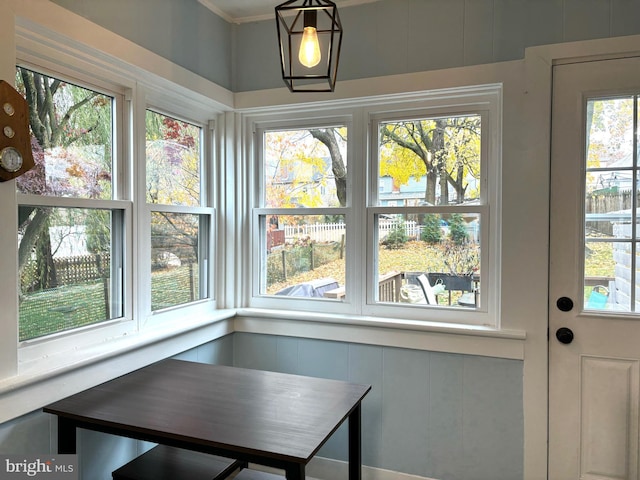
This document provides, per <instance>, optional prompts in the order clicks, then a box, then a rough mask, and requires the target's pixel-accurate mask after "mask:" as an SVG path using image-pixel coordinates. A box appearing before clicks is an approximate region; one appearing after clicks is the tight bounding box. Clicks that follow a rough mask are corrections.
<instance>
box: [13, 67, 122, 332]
mask: <svg viewBox="0 0 640 480" xmlns="http://www.w3.org/2000/svg"><path fill="white" fill-rule="evenodd" d="M16 88H17V89H18V91H20V92H21V93H22V94H23V95H24V96H25V97H26V98H27V102H28V104H29V108H30V111H31V114H30V126H31V135H32V141H31V144H32V148H33V152H34V160H35V167H34V168H33V169H32V170H31V171H29V172H27V173H26V174H24V175H23V176H21V177H19V178H18V180H17V188H18V192H19V195H18V202H19V208H18V233H19V238H18V243H19V246H18V257H19V273H20V304H19V317H20V318H19V340H20V341H28V340H33V339H36V338H40V337H45V336H49V335H53V334H57V333H60V332H64V331H67V330H73V329H79V328H81V327H86V326H89V325H94V324H99V323H104V322H106V321H109V320H112V319H117V318H120V317H122V316H123V262H124V253H123V252H124V250H123V244H124V222H125V216H126V215H127V212H128V210H130V209H129V207H128V205H123V204H122V203H121V202H118V201H116V198H117V195H118V191H119V189H118V185H117V183H116V182H115V181H114V177H115V172H116V170H117V154H116V153H117V150H118V149H117V147H116V143H115V138H116V137H117V136H118V129H119V128H121V126H119V123H120V122H118V121H117V118H116V117H117V115H116V112H117V111H118V110H119V108H118V107H117V105H118V103H119V102H121V101H122V99H121V96H119V95H118V94H116V93H113V92H105V91H99V90H98V89H97V88H95V87H85V86H79V85H77V84H74V83H71V82H68V81H66V80H64V79H61V78H58V77H57V76H52V75H48V74H45V73H40V72H37V71H35V70H30V69H28V68H24V67H18V69H17V74H16ZM120 108H121V107H120Z"/></svg>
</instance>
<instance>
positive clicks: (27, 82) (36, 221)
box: [16, 67, 112, 288]
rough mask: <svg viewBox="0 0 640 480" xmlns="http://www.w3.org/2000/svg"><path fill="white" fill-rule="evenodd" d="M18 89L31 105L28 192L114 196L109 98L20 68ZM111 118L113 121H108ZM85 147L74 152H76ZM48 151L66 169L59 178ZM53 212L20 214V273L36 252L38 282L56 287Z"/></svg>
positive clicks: (24, 181) (23, 181)
mask: <svg viewBox="0 0 640 480" xmlns="http://www.w3.org/2000/svg"><path fill="white" fill-rule="evenodd" d="M16 87H17V89H18V90H19V91H20V92H21V93H22V94H23V95H24V97H25V98H26V100H27V103H28V105H29V125H30V127H31V133H32V141H31V145H32V149H33V154H34V160H35V167H34V168H33V169H32V170H31V171H29V172H27V173H26V174H24V175H22V176H21V177H19V178H18V181H17V185H18V189H19V191H20V192H22V193H30V194H36V195H57V196H82V197H86V198H105V197H110V195H111V186H110V185H111V154H112V152H111V123H112V122H111V102H110V99H109V97H106V96H105V95H101V94H98V93H96V92H93V91H91V90H87V89H84V88H81V87H77V86H75V85H71V84H68V83H66V82H63V81H62V80H59V79H56V78H52V77H49V76H46V75H43V74H40V73H37V72H33V71H30V70H27V69H25V68H22V67H19V68H18V70H17V74H16ZM106 117H108V118H106ZM74 146H75V147H85V148H84V149H81V150H76V151H74V150H73V148H70V147H74ZM45 152H49V153H50V154H51V155H53V156H55V157H57V158H58V159H59V160H60V164H61V165H65V167H64V168H63V170H62V174H61V175H60V176H58V177H56V178H53V177H52V176H51V175H48V174H47V171H46V168H45ZM53 211H54V209H52V208H43V207H30V206H22V207H21V208H20V209H19V214H18V220H19V225H20V234H21V241H20V246H19V250H18V260H19V269H20V272H22V270H23V269H24V266H25V265H26V263H27V262H28V261H29V259H30V258H31V256H32V253H35V256H36V263H37V264H38V275H39V277H40V278H39V279H38V283H39V285H40V286H41V287H42V288H48V287H52V286H55V285H56V275H55V267H54V264H53V251H54V246H53V245H52V242H51V236H50V234H49V228H50V226H51V221H52V212H53Z"/></svg>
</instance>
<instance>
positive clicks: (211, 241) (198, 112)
mask: <svg viewBox="0 0 640 480" xmlns="http://www.w3.org/2000/svg"><path fill="white" fill-rule="evenodd" d="M27 35H28V34H27ZM18 39H19V41H18V46H19V48H18V51H17V56H16V67H18V66H20V67H25V68H28V69H30V70H33V71H37V72H40V73H43V74H46V75H50V76H52V77H56V78H60V79H62V80H66V81H69V82H70V83H73V84H75V85H78V86H80V87H85V88H90V89H92V90H95V91H97V92H99V93H104V94H106V95H109V96H111V97H113V98H114V105H115V107H114V111H113V122H114V131H113V172H112V179H113V182H112V200H92V199H85V198H69V197H50V196H40V195H31V194H21V193H17V192H16V208H17V207H19V206H20V205H34V206H60V207H69V208H72V207H79V208H94V207H95V208H98V209H107V210H108V209H111V210H113V211H114V212H121V215H122V217H123V222H122V225H120V226H119V228H118V232H116V231H114V232H113V234H114V235H118V234H119V233H120V232H121V233H122V236H123V242H122V245H118V246H116V247H115V248H116V249H117V250H120V251H122V255H123V257H122V258H123V261H122V267H123V274H122V284H123V289H122V297H123V298H122V300H123V307H122V308H123V312H122V313H123V315H122V316H121V317H119V318H115V319H110V320H105V321H102V322H98V323H96V324H93V325H88V326H86V327H81V328H78V329H72V330H66V331H62V332H59V333H56V334H52V335H47V336H43V337H39V338H34V339H31V340H26V341H22V342H19V341H18V340H17V338H16V344H15V345H16V346H15V349H16V350H15V351H16V358H17V365H18V366H19V368H18V372H22V371H25V372H26V371H27V370H34V369H35V370H39V369H44V370H46V368H45V367H44V366H42V365H41V361H42V359H44V358H50V357H52V356H55V355H59V354H60V353H61V352H71V351H73V352H81V351H84V350H85V349H86V354H87V355H89V356H91V355H93V354H92V353H91V349H92V348H95V346H96V345H104V346H106V345H108V344H111V343H113V347H106V348H105V347H101V349H102V348H104V349H105V350H106V351H109V350H110V349H113V350H114V351H116V350H117V349H118V348H119V347H117V340H119V339H125V338H133V337H135V336H138V335H142V337H141V340H142V341H144V340H143V338H144V337H145V336H154V335H157V334H161V333H162V332H165V334H166V332H167V331H168V330H169V329H171V330H174V331H175V332H176V333H178V332H180V331H181V330H183V329H184V328H190V327H189V326H185V327H182V328H181V325H183V324H184V316H185V314H187V315H189V316H194V317H197V316H201V317H202V318H203V319H205V318H209V317H211V316H212V315H215V310H216V309H217V302H216V300H215V294H214V293H215V292H216V288H215V287H216V280H215V277H214V273H215V264H216V260H217V258H216V252H217V250H216V248H215V247H214V245H215V243H216V242H217V238H216V232H217V227H216V221H217V215H216V209H215V207H214V202H215V195H214V194H215V190H214V181H215V171H216V166H215V163H214V153H215V141H214V140H215V138H214V126H215V121H214V120H213V119H214V118H216V116H217V115H218V114H219V110H217V109H216V108H215V106H214V105H213V104H209V103H207V102H202V98H201V97H200V96H199V95H197V94H194V93H192V92H190V91H188V90H186V89H184V88H182V87H178V86H177V85H173V84H170V83H169V82H167V81H165V80H162V79H160V77H153V78H144V79H143V78H139V77H137V75H138V74H139V72H134V71H131V72H127V73H126V74H124V73H123V71H122V70H121V69H120V68H114V69H108V68H105V65H103V64H102V63H100V64H99V65H96V64H95V63H94V62H95V59H94V58H92V57H91V56H90V54H89V55H86V56H82V57H81V58H74V59H73V62H71V63H70V62H67V61H66V58H67V53H66V52H64V51H50V50H46V49H42V50H41V49H40V47H39V46H38V45H32V43H34V42H31V40H27V41H26V42H25V43H26V44H29V45H30V46H31V47H32V48H31V49H29V50H26V49H24V50H23V48H22V43H21V40H20V39H21V37H20V36H18ZM30 42H31V43H30ZM71 65H72V66H71ZM151 105H152V107H151V108H152V109H153V110H155V111H160V112H163V113H164V112H169V113H167V115H170V116H172V117H174V118H178V119H183V118H185V119H186V121H188V122H189V123H193V124H195V125H198V126H199V127H202V143H201V145H202V148H201V155H200V156H201V158H200V162H201V178H200V180H201V200H200V202H201V203H200V206H198V207H185V208H183V207H174V206H167V209H168V210H176V211H180V209H181V208H183V211H184V212H186V213H195V214H199V215H206V216H207V218H208V225H207V226H206V229H205V230H206V231H204V232H202V233H203V236H202V244H201V249H202V248H204V247H205V246H206V248H208V256H209V258H208V264H207V266H206V271H207V273H208V275H207V277H208V279H209V280H208V284H207V285H206V290H207V296H206V298H204V299H202V300H199V301H196V302H192V303H189V304H182V305H177V306H175V307H172V308H168V309H165V310H162V311H160V312H153V313H151V312H150V303H151V301H150V280H147V279H145V278H144V277H141V275H140V272H144V271H145V265H144V261H142V260H141V259H142V258H144V256H145V253H144V252H148V251H150V250H148V249H147V250H145V248H150V247H146V246H145V245H144V241H143V237H144V232H145V230H149V229H148V228H146V227H144V226H143V225H144V222H145V218H146V219H148V218H149V217H148V216H147V215H146V213H145V196H144V184H145V177H144V162H138V161H136V158H143V159H144V158H145V157H144V150H145V145H144V144H145V129H144V113H145V111H146V108H147V106H151ZM140 122H142V123H141V124H140ZM141 164H143V165H142V166H141ZM141 175H142V176H141ZM140 182H142V183H141V184H140ZM140 196H141V197H140ZM140 198H141V199H142V200H140ZM147 221H149V220H147ZM16 248H17V240H16ZM149 268H150V262H149ZM136 279H137V280H136ZM147 283H149V285H148V287H149V288H148V289H147V285H146V284H147ZM145 292H149V293H145ZM145 305H149V311H146V310H145ZM16 313H18V310H16ZM15 321H16V332H17V322H18V317H17V316H16V319H15ZM71 358H73V360H70V362H78V361H81V358H83V357H82V355H79V354H77V353H74V355H73V357H71Z"/></svg>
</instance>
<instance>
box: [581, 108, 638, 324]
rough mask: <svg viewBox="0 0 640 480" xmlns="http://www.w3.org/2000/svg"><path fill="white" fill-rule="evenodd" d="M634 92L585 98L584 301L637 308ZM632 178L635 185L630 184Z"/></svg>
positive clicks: (595, 306)
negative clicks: (615, 95)
mask: <svg viewBox="0 0 640 480" xmlns="http://www.w3.org/2000/svg"><path fill="white" fill-rule="evenodd" d="M638 98H639V97H638V95H626V96H620V97H601V98H590V99H588V100H587V112H588V115H587V118H586V119H585V122H586V135H585V137H586V145H585V160H584V168H585V170H584V171H585V204H584V205H585V219H584V222H585V224H584V225H585V229H584V241H585V257H584V306H585V309H587V310H600V311H602V310H607V311H610V312H616V313H637V312H638V310H639V309H640V298H639V295H638V275H637V273H636V274H635V275H634V274H633V272H634V271H635V272H638V270H639V268H640V267H639V262H638V243H637V238H638V221H637V218H638V188H637V187H638V183H639V179H638V173H639V171H640V168H639V161H638V150H637V148H638V147H637V145H638V141H637V136H638V119H639V118H640V117H638V115H639V114H638V111H639V109H638ZM634 183H635V188H634Z"/></svg>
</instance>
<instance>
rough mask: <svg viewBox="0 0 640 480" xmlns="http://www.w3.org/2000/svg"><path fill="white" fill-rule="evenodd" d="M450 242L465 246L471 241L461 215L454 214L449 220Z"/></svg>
mask: <svg viewBox="0 0 640 480" xmlns="http://www.w3.org/2000/svg"><path fill="white" fill-rule="evenodd" d="M449 240H451V241H452V242H453V243H454V244H456V245H464V244H465V243H467V242H468V241H469V234H468V233H467V228H466V226H465V223H464V219H463V218H462V215H460V214H459V213H453V214H452V215H451V217H450V218H449Z"/></svg>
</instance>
